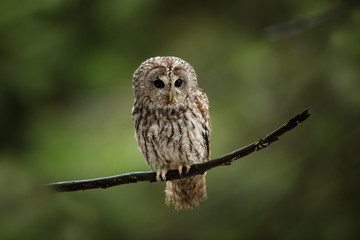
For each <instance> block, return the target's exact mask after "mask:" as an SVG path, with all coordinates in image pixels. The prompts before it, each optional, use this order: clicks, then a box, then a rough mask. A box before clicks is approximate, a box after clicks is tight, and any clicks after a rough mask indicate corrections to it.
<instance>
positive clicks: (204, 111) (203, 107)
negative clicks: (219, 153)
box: [196, 88, 211, 160]
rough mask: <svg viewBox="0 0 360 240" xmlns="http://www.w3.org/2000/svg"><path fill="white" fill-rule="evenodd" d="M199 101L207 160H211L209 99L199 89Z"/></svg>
mask: <svg viewBox="0 0 360 240" xmlns="http://www.w3.org/2000/svg"><path fill="white" fill-rule="evenodd" d="M197 96H198V99H197V101H196V104H197V107H198V108H199V110H200V112H201V115H202V116H203V120H204V122H203V128H204V130H203V137H204V142H205V146H206V150H207V156H206V160H209V159H210V150H211V147H210V135H211V120H210V111H209V107H210V106H209V99H208V97H207V96H206V93H205V92H204V91H203V90H202V89H201V88H198V89H197Z"/></svg>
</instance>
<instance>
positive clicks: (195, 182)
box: [165, 174, 207, 210]
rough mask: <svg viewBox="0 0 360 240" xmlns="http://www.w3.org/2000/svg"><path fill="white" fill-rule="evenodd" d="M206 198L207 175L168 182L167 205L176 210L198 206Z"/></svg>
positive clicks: (166, 189)
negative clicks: (172, 206)
mask: <svg viewBox="0 0 360 240" xmlns="http://www.w3.org/2000/svg"><path fill="white" fill-rule="evenodd" d="M206 197H207V194H206V179H205V174H204V175H197V176H194V177H189V178H182V179H178V180H174V181H167V182H166V187H165V203H166V205H170V204H172V205H174V207H175V209H176V210H181V209H191V208H193V207H195V206H198V205H199V204H200V202H201V201H203V200H205V199H206Z"/></svg>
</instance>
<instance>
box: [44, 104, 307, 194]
mask: <svg viewBox="0 0 360 240" xmlns="http://www.w3.org/2000/svg"><path fill="white" fill-rule="evenodd" d="M310 110H311V107H309V108H308V109H306V110H304V111H303V112H301V113H299V114H297V115H296V116H295V117H293V118H292V119H290V120H289V121H288V122H287V123H286V124H285V125H283V126H281V127H279V128H278V129H276V130H274V131H273V132H271V133H269V134H268V135H267V136H266V137H264V138H262V139H260V140H259V141H257V142H255V143H252V144H249V145H248V146H246V147H243V148H241V149H238V150H236V151H234V152H232V153H229V154H227V155H224V156H222V157H219V158H216V159H213V160H211V161H208V162H205V163H200V164H194V165H192V166H191V168H190V171H189V172H188V173H183V174H182V175H180V174H179V172H178V170H177V169H176V170H169V171H168V172H167V174H166V179H167V180H175V179H180V178H185V177H190V176H194V175H200V174H204V173H205V172H206V171H208V170H210V169H212V168H214V167H218V166H225V165H230V164H231V162H232V161H234V160H237V159H239V158H242V157H245V156H247V155H249V154H250V153H253V152H255V151H259V150H261V149H263V148H266V147H267V146H269V145H270V144H271V143H272V142H275V141H277V140H278V139H279V137H280V136H281V135H283V134H284V133H286V132H288V131H290V130H291V129H293V128H295V127H296V126H297V125H299V124H300V123H301V122H303V121H305V120H306V119H307V118H308V117H309V116H310ZM146 181H147V182H156V172H133V173H125V174H121V175H116V176H111V177H102V178H95V179H87V180H78V181H68V182H57V183H50V184H47V185H46V187H48V188H50V189H52V190H54V191H57V192H71V191H78V190H87V189H94V188H109V187H113V186H117V185H121V184H128V183H137V182H146Z"/></svg>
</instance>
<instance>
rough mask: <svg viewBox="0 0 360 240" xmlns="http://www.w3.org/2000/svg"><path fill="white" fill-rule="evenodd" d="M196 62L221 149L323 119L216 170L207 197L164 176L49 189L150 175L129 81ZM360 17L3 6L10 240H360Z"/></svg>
mask: <svg viewBox="0 0 360 240" xmlns="http://www.w3.org/2000/svg"><path fill="white" fill-rule="evenodd" d="M159 55H160V56H161V55H166V56H168V55H171V56H178V57H181V58H183V59H185V60H186V61H188V62H190V63H191V64H192V65H193V66H194V68H195V70H196V71H197V74H198V81H199V85H200V86H201V87H202V88H203V89H204V90H205V91H206V92H207V94H208V96H209V99H210V103H211V116H212V122H213V135H212V146H213V148H212V156H213V157H218V156H220V155H223V154H225V153H227V152H229V151H232V150H235V149H237V148H240V147H242V146H244V145H247V144H248V143H251V142H253V141H255V140H257V139H259V138H260V137H263V136H264V135H265V134H267V133H268V132H269V131H271V130H273V129H275V128H276V127H278V126H280V125H281V124H283V123H284V122H285V121H287V120H288V119H289V118H290V117H292V116H294V115H295V114H296V113H298V112H300V111H302V110H304V109H305V108H306V107H308V106H313V112H312V113H313V114H312V116H311V117H310V118H309V119H308V120H307V121H306V122H305V123H304V124H302V125H300V126H299V127H298V128H296V129H295V130H293V131H291V132H289V133H288V134H286V135H284V136H283V137H282V138H281V139H280V141H279V142H276V143H274V144H273V145H272V146H271V147H270V148H267V149H265V150H263V151H261V152H258V153H254V154H251V155H250V156H248V157H246V158H244V159H241V160H239V161H237V162H235V163H234V164H233V165H232V166H231V167H221V168H216V169H213V170H211V171H210V172H208V175H207V182H208V195H209V197H208V200H207V201H205V202H204V203H203V204H201V206H200V207H199V208H196V209H194V210H192V211H180V212H178V211H175V210H174V209H173V208H171V207H166V206H165V205H164V194H163V190H164V184H163V183H153V184H149V183H138V184H129V185H123V186H120V187H114V188H110V189H107V190H89V191H84V192H83V191H80V192H72V193H58V194H53V193H49V192H46V191H44V189H42V188H41V186H42V185H43V184H45V183H49V182H57V181H66V180H75V179H88V178H95V177H102V176H110V175H116V174H121V173H126V172H132V171H148V170H149V168H148V166H147V165H146V163H145V161H144V160H143V157H142V155H141V153H140V152H139V151H138V149H137V145H136V141H135V138H134V130H133V123H132V120H131V114H130V112H131V107H132V104H133V96H132V89H131V80H132V74H133V72H134V71H135V69H136V68H137V67H138V66H139V65H140V63H141V62H142V61H144V60H145V59H147V58H149V57H152V56H159ZM359 80H360V8H359V4H358V1H356V0H354V1H342V2H338V1H331V0H304V1H300V0H286V1H285V0H275V1H267V0H257V1H251V0H243V1H224V2H219V1H206V2H202V1H189V2H187V1H177V0H176V1H166V0H153V1H145V0H107V1H100V0H98V1H96V0H86V1H85V0H71V1H70V0H33V1H21V0H19V1H11V0H5V1H1V2H0V239H125V238H126V239H184V238H186V239H330V240H332V239H334V240H336V239H360V228H359V223H360V204H359V203H360V191H359V183H360V171H359V170H360V150H359V146H358V145H359V143H358V141H359V137H360V124H359V119H360V81H359Z"/></svg>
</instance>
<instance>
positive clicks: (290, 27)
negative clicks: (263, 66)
mask: <svg viewBox="0 0 360 240" xmlns="http://www.w3.org/2000/svg"><path fill="white" fill-rule="evenodd" d="M354 5H355V1H354V0H341V1H339V2H338V3H337V4H334V5H333V6H331V7H328V8H327V9H324V10H323V11H322V12H319V13H317V14H312V15H308V16H304V17H302V18H298V19H295V20H292V21H289V22H285V23H280V24H277V25H272V26H269V27H266V28H265V29H264V34H265V37H266V38H267V39H268V40H270V41H278V40H281V39H283V38H286V37H291V36H296V35H299V34H301V33H304V32H306V31H308V30H311V29H313V28H316V27H319V26H321V25H323V24H326V23H328V22H330V21H331V20H333V19H336V18H338V17H340V16H343V15H345V14H346V13H348V12H349V10H351V9H352V7H353V6H354Z"/></svg>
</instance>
